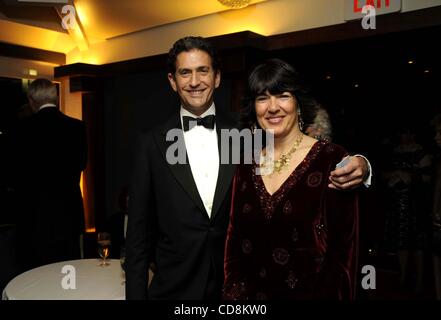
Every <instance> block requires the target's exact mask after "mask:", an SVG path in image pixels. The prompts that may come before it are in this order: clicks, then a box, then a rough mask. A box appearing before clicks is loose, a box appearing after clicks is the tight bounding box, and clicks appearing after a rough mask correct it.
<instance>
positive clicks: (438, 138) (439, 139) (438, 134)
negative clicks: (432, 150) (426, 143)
mask: <svg viewBox="0 0 441 320" xmlns="http://www.w3.org/2000/svg"><path fill="white" fill-rule="evenodd" d="M435 142H436V144H437V145H438V147H440V148H441V126H439V127H438V128H436V131H435Z"/></svg>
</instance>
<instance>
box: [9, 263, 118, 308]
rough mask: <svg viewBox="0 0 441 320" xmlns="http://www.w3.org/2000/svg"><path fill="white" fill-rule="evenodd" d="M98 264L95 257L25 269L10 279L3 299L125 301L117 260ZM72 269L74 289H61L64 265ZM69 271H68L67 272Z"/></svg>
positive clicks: (64, 275)
mask: <svg viewBox="0 0 441 320" xmlns="http://www.w3.org/2000/svg"><path fill="white" fill-rule="evenodd" d="M108 261H109V262H110V265H109V266H107V267H99V266H98V263H99V260H97V259H82V260H71V261H63V262H57V263H53V264H49V265H45V266H42V267H38V268H35V269H32V270H29V271H26V272H24V273H22V274H20V275H18V276H17V277H15V278H14V279H12V280H11V281H10V282H9V283H8V285H7V286H6V288H5V289H4V291H3V295H2V297H3V299H4V300H124V299H125V285H124V282H123V276H124V275H123V273H122V270H121V266H120V262H119V260H108ZM66 265H71V266H73V267H74V268H75V273H76V283H75V284H76V289H63V286H62V280H63V277H66V275H67V274H65V273H62V272H61V270H62V268H63V267H64V266H66ZM69 274H70V273H69Z"/></svg>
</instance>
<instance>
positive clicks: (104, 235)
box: [97, 232, 111, 267]
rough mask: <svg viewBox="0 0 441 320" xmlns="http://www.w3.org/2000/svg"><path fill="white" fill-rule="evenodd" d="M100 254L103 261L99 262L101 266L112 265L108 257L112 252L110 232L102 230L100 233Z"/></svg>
mask: <svg viewBox="0 0 441 320" xmlns="http://www.w3.org/2000/svg"><path fill="white" fill-rule="evenodd" d="M97 239H98V254H99V255H100V257H101V259H102V260H101V263H100V264H99V266H100V267H105V266H108V265H110V263H108V262H107V260H106V259H107V257H108V256H109V254H110V244H111V242H110V233H108V232H100V233H98V238H97Z"/></svg>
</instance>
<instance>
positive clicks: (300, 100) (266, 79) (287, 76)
mask: <svg viewBox="0 0 441 320" xmlns="http://www.w3.org/2000/svg"><path fill="white" fill-rule="evenodd" d="M267 91H268V92H269V93H270V94H272V95H276V94H281V93H283V92H290V93H291V94H292V95H293V96H294V97H295V99H296V101H297V107H298V108H300V109H301V112H302V114H303V113H305V114H306V113H308V111H309V110H310V109H312V107H313V106H315V105H317V102H316V101H315V100H314V99H313V98H312V97H311V96H310V94H309V90H308V89H307V87H306V85H305V84H304V82H303V80H302V79H301V77H300V75H299V73H298V72H297V71H296V70H295V69H294V68H293V67H292V66H291V65H290V64H288V63H287V62H285V61H283V60H280V59H270V60H267V61H266V62H264V63H262V64H260V65H258V66H257V67H255V68H254V70H253V71H252V72H251V74H250V76H249V77H248V93H247V97H246V98H245V99H244V107H243V109H242V113H241V126H242V127H243V128H251V127H252V126H254V125H255V126H256V127H257V128H259V124H258V123H257V118H256V110H255V107H254V103H255V99H256V97H257V96H259V95H261V94H264V93H265V92H267ZM308 109H309V110H308Z"/></svg>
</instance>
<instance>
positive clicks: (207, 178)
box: [181, 103, 219, 217]
mask: <svg viewBox="0 0 441 320" xmlns="http://www.w3.org/2000/svg"><path fill="white" fill-rule="evenodd" d="M215 114H216V108H215V106H214V103H213V104H212V105H211V106H210V108H209V109H208V110H207V111H205V112H204V113H203V114H202V115H200V116H196V115H194V114H192V113H190V112H189V111H187V110H186V109H184V108H183V107H181V125H182V117H183V116H189V117H193V118H199V117H200V118H203V117H205V116H208V115H215ZM183 133H184V141H185V148H186V149H187V155H188V161H189V164H190V167H191V173H192V174H193V179H194V181H195V183H196V187H197V188H198V191H199V195H200V197H201V199H202V202H203V204H204V207H205V210H207V213H208V216H209V217H211V209H212V207H213V199H214V192H215V191H216V184H217V177H218V173H219V149H218V143H217V133H216V124H215V126H214V129H207V128H205V127H204V126H194V127H193V128H191V129H190V130H188V131H184V132H183Z"/></svg>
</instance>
